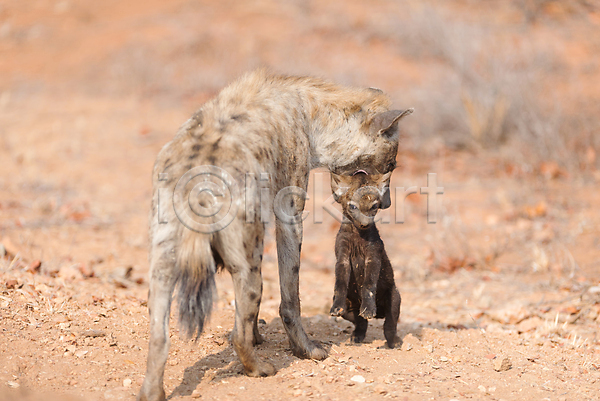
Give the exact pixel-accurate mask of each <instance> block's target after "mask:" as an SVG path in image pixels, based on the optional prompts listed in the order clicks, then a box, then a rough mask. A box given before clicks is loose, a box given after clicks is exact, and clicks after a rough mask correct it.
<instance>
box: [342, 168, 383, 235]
mask: <svg viewBox="0 0 600 401" xmlns="http://www.w3.org/2000/svg"><path fill="white" fill-rule="evenodd" d="M390 177H391V172H390V173H387V174H378V175H367V174H366V173H364V172H358V173H356V174H354V175H351V176H348V175H337V174H333V173H332V174H331V189H332V191H333V197H334V199H335V200H336V202H338V203H339V204H340V205H341V206H342V210H343V213H344V216H346V218H348V219H349V220H350V222H352V224H354V226H355V227H356V228H358V229H360V230H362V229H365V228H367V227H368V226H369V225H371V224H374V222H375V215H377V212H378V211H379V209H384V208H386V207H389V203H390V201H389V188H388V187H389V182H390Z"/></svg>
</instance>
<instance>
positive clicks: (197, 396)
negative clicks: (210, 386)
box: [191, 388, 202, 398]
mask: <svg viewBox="0 0 600 401" xmlns="http://www.w3.org/2000/svg"><path fill="white" fill-rule="evenodd" d="M191 397H192V398H200V397H202V394H200V390H199V389H197V388H195V389H194V391H192V394H191Z"/></svg>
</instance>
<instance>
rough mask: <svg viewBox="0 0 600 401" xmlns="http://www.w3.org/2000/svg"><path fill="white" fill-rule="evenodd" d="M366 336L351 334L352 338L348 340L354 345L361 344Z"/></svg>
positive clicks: (363, 334)
mask: <svg viewBox="0 0 600 401" xmlns="http://www.w3.org/2000/svg"><path fill="white" fill-rule="evenodd" d="M365 337H366V334H365V333H360V334H357V333H352V336H351V337H350V340H352V341H353V342H355V343H362V342H363V341H364V340H365Z"/></svg>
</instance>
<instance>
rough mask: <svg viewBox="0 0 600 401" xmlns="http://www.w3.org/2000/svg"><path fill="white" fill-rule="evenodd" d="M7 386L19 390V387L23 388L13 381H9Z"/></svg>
mask: <svg viewBox="0 0 600 401" xmlns="http://www.w3.org/2000/svg"><path fill="white" fill-rule="evenodd" d="M6 384H7V385H8V387H11V388H19V387H21V385H20V384H19V383H17V382H13V381H9V382H7V383H6Z"/></svg>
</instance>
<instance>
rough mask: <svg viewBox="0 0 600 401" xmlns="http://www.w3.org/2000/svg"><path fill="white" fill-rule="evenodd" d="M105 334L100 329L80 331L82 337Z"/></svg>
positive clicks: (102, 335)
mask: <svg viewBox="0 0 600 401" xmlns="http://www.w3.org/2000/svg"><path fill="white" fill-rule="evenodd" d="M105 335H106V333H105V332H103V331H102V330H86V331H84V332H83V333H81V336H82V337H104V336H105Z"/></svg>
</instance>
